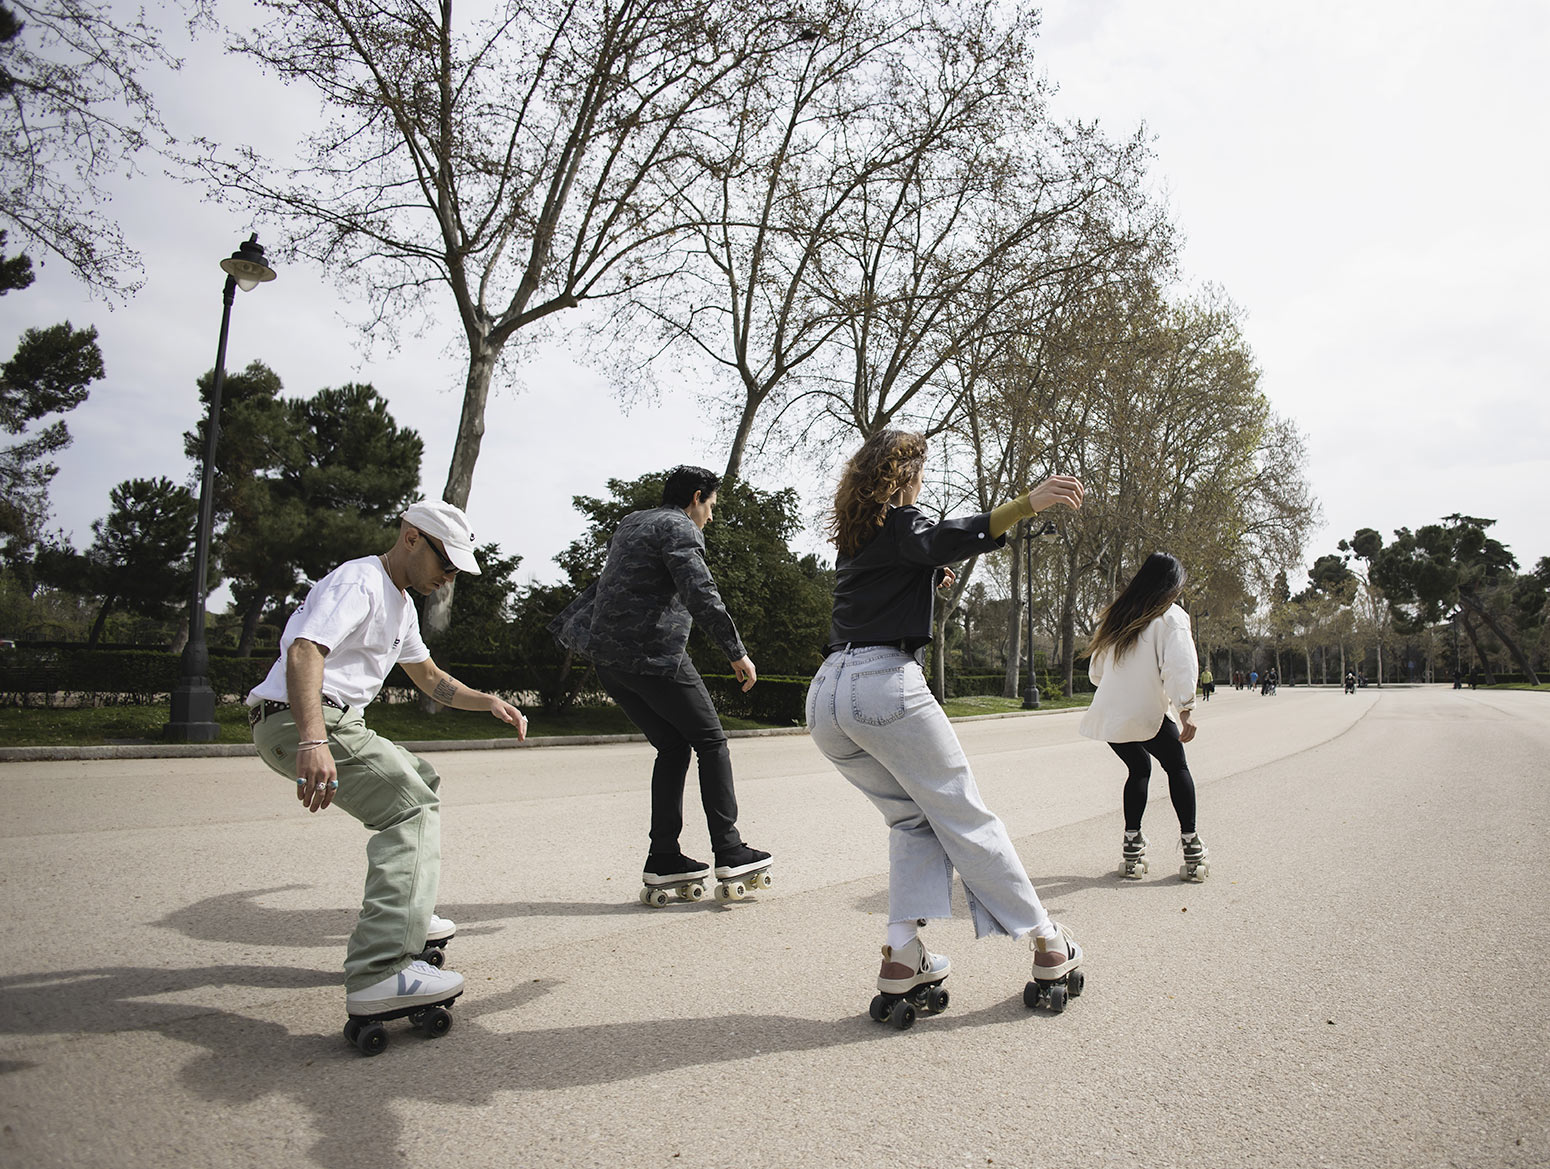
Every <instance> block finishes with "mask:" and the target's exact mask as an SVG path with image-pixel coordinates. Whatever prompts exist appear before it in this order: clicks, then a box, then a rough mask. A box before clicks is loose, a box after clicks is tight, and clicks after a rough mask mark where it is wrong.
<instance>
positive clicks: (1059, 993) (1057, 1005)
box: [1049, 982, 1066, 1015]
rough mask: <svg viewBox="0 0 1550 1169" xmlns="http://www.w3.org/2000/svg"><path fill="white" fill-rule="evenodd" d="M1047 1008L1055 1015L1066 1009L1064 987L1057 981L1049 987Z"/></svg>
mask: <svg viewBox="0 0 1550 1169" xmlns="http://www.w3.org/2000/svg"><path fill="white" fill-rule="evenodd" d="M1049 1009H1050V1010H1051V1011H1052V1012H1053V1013H1054V1014H1057V1015H1058V1014H1060V1012H1061V1011H1063V1010H1065V1009H1066V988H1065V987H1063V986H1061V985H1060V983H1058V982H1057V983H1056V984H1055V985H1054V986H1052V987H1050V988H1049Z"/></svg>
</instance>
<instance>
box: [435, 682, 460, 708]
mask: <svg viewBox="0 0 1550 1169" xmlns="http://www.w3.org/2000/svg"><path fill="white" fill-rule="evenodd" d="M431 697H432V698H434V699H435V700H436V701H437V702H439V703H441V704H442V705H443V706H451V705H452V700H453V699H454V698H456V697H457V683H456V682H454V681H453V680H452V679H451V678H443V679H442V680H441V681H440V682H437V683H436V689H434V690H432V691H431Z"/></svg>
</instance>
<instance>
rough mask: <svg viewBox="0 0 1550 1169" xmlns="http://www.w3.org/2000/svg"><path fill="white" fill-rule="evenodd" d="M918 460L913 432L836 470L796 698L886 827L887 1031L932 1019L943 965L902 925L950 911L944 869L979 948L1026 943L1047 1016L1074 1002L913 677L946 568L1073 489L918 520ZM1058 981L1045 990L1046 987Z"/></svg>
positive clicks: (942, 722) (999, 830)
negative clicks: (823, 638) (821, 653)
mask: <svg viewBox="0 0 1550 1169" xmlns="http://www.w3.org/2000/svg"><path fill="white" fill-rule="evenodd" d="M925 462H926V441H925V439H924V438H922V437H921V436H920V435H918V434H912V433H909V432H906V431H895V430H885V431H880V432H878V433H877V434H874V435H872V436H871V437H870V438H869V439H867V440H866V442H865V443H864V444H862V447H861V449H860V450H859V451H857V452H856V453H855V455H854V456H852V457H851V459H850V461H849V462H848V463H847V464H846V466H845V470H844V472H843V474H842V475H841V478H840V483H839V488H838V490H837V491H836V492H835V496H834V511H833V514H832V516H831V517H830V523H829V533H830V536H831V537H832V539H833V541H834V544H835V547H836V548H837V549H838V552H839V555H838V558H837V563H836V581H835V588H834V614H833V618H832V621H831V624H830V630H829V644H828V646H827V648H826V656H825V659H824V663H823V665H822V667H820V668H819V670H818V673H817V675H816V676H815V677H814V678H813V681H812V685H811V686H810V687H809V688H808V693H807V726H808V730H809V731H810V732H811V734H812V736H813V741H814V742H815V743H816V744H817V745H818V748H819V750H821V751H822V752H823V753H824V755H825V756H827V757H828V759H829V760H830V762H832V763H833V764H834V765H835V767H837V768H838V769H839V771H840V773H841V774H842V775H844V776H845V778H846V779H848V780H849V781H850V782H851V783H853V784H854V785H855V786H856V787H857V788H859V789H860V790H861V792H862V793H863V794H864V795H865V796H866V797H867V798H868V799H870V800H871V801H872V802H873V803H874V804H875V805H877V808H878V809H879V811H881V812H882V814H883V819H884V820H886V821H887V823H888V827H889V830H890V831H889V875H888V898H889V910H888V933H887V938H886V944H885V945H884V946H883V963H882V969H881V970H880V971H879V972H878V976H877V988H878V991H879V992H880V993H879V995H878V996H877V998H876V999H874V1000H873V1005H872V1017H873V1018H874V1019H878V1020H881V1019H883V1018H885V1017H886V1018H890V1019H891V1020H892V1021H893V1022H894V1024H895V1025H896V1026H900V1027H904V1026H908V1025H909V1024H910V1023H911V1022H913V1020H914V1011H913V1006H916V1005H924V1006H926V1007H927V1009H932V1010H935V1009H940V1007H941V1006H945V1005H946V1000H945V992H943V991H942V990H941V989H940V988H939V986H938V984H939V983H941V982H942V980H943V979H945V978H946V977H947V974H948V972H949V970H950V968H951V967H950V964H949V962H948V960H947V959H946V958H945V957H944V956H942V955H940V954H933V953H931V952H930V951H929V950H927V949H926V948H925V946H924V945H923V944H922V943H921V940H920V937H919V935H918V933H917V928H918V926H920V925H924V924H925V921H926V920H927V919H929V918H943V917H950V916H952V910H951V906H950V901H951V895H952V880H953V871H954V870H955V869H956V870H957V872H958V873H959V875H960V876H961V877H962V878H963V884H964V888H965V890H966V891H967V893H968V901H969V912H970V914H971V916H972V917H973V919H974V930H975V934H976V936H978V937H986V936H990V935H994V934H1009V935H1011V936H1013V937H1015V938H1019V939H1021V938H1024V937H1027V936H1029V935H1032V937H1033V949H1034V951H1035V955H1034V965H1033V977H1034V981H1033V982H1030V983H1029V984H1028V986H1027V988H1026V990H1025V992H1024V998H1025V1000H1026V1001H1027V1002H1028V1003H1029V1005H1030V1006H1031V1005H1033V1003H1034V1002H1036V1001H1037V999H1038V997H1039V995H1040V994H1041V993H1042V994H1043V995H1044V996H1046V997H1047V998H1048V999H1049V1001H1050V1004H1051V1006H1052V1007H1055V1008H1056V1009H1060V1008H1061V1007H1063V1006H1064V1004H1065V999H1066V995H1067V993H1068V992H1069V991H1071V990H1075V991H1077V992H1078V993H1079V992H1080V987H1081V976H1080V974H1078V975H1076V976H1075V977H1074V978H1071V979H1068V978H1067V975H1068V974H1070V973H1071V972H1072V971H1075V970H1076V968H1077V967H1078V966H1079V965H1080V964H1081V961H1082V951H1081V947H1079V946H1078V945H1077V944H1076V942H1075V941H1074V940H1073V939H1072V938H1071V936H1070V935H1069V934H1068V933H1067V932H1066V931H1065V930H1064V929H1063V928H1062V927H1061V926H1059V925H1058V924H1056V923H1055V922H1053V921H1051V920H1050V918H1049V915H1048V914H1047V913H1046V912H1045V911H1044V906H1043V905H1042V904H1041V903H1040V901H1039V896H1038V894H1037V893H1036V892H1034V888H1033V884H1032V883H1031V882H1030V881H1029V880H1028V874H1027V872H1026V871H1025V870H1024V869H1023V865H1022V862H1021V861H1020V860H1019V859H1018V856H1017V852H1016V850H1015V849H1013V847H1012V842H1011V839H1010V837H1009V836H1008V835H1007V831H1006V828H1005V826H1004V825H1003V824H1002V823H1001V821H1000V820H999V819H998V818H997V817H996V816H995V815H994V814H993V813H992V812H991V811H990V810H989V809H988V808H986V807H985V805H984V803H983V802H982V801H981V800H980V796H979V791H978V789H977V787H976V785H975V782H974V775H973V773H972V772H971V771H970V769H969V761H968V759H967V758H966V757H965V755H964V753H963V748H962V747H961V746H960V745H959V743H958V737H957V735H956V734H954V732H953V728H952V724H951V723H949V722H948V720H947V716H946V715H945V714H944V713H943V711H942V708H941V706H940V705H938V703H937V701H936V699H935V698H934V697H933V696H932V694H931V691H930V689H929V688H928V687H927V685H926V679H925V674H924V673H923V671H922V669H921V662H922V659H923V658H924V647H925V646H927V645H928V644H930V642H931V628H932V607H933V604H934V599H935V594H936V590H937V587H938V585H939V584H940V583H950V582H951V580H952V577H951V574H950V572H944V571H943V570H944V569H946V566H947V565H949V564H953V563H956V562H959V561H962V560H966V559H968V558H969V557H970V556H974V555H977V554H980V553H983V552H989V551H991V550H992V549H995V548H1000V547H1003V546H1004V545H1005V543H1006V533H1007V532H1008V531H1009V530H1010V529H1011V527H1012V526H1013V525H1014V524H1015V523H1017V521H1018V520H1020V519H1024V518H1031V517H1033V516H1035V515H1037V514H1038V513H1039V512H1040V511H1042V510H1043V509H1045V508H1047V507H1052V506H1055V505H1061V506H1064V507H1069V508H1072V509H1073V510H1075V509H1076V508H1079V507H1080V506H1081V504H1082V485H1081V483H1080V482H1078V481H1077V480H1076V479H1074V478H1072V477H1071V476H1069V475H1056V476H1053V477H1052V478H1050V479H1047V480H1046V481H1045V482H1043V483H1041V484H1039V486H1037V487H1035V488H1034V489H1033V490H1032V491H1030V492H1028V493H1026V494H1024V495H1019V496H1018V497H1017V498H1016V499H1013V500H1011V501H1009V502H1007V503H1003V504H1002V505H1001V506H999V507H997V508H995V509H994V510H992V511H988V512H984V513H981V514H979V515H973V516H967V517H963V518H959V519H950V520H943V521H942V522H940V523H933V522H932V521H931V519H930V518H929V517H928V516H927V515H926V514H925V513H924V512H922V511H921V510H920V509H919V508H917V507H916V506H915V501H916V499H917V498H918V497H919V496H920V492H921V485H922V479H923V475H924V468H925ZM1057 984H1058V985H1057Z"/></svg>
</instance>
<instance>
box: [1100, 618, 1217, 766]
mask: <svg viewBox="0 0 1550 1169" xmlns="http://www.w3.org/2000/svg"><path fill="white" fill-rule="evenodd" d="M1198 670H1199V665H1198V663H1197V662H1196V661H1195V641H1194V638H1192V637H1191V636H1190V632H1189V614H1188V613H1186V612H1185V611H1184V610H1183V609H1181V608H1179V607H1178V606H1177V605H1170V606H1169V607H1168V610H1167V612H1165V613H1164V614H1163V615H1162V616H1161V617H1158V618H1157V619H1156V620H1154V621H1153V622H1152V623H1151V624H1150V625H1148V626H1147V627H1146V628H1145V629H1143V630H1142V631H1141V636H1140V637H1139V638H1137V639H1136V643H1135V644H1134V645H1132V646H1131V647H1130V649H1129V651H1128V652H1127V653H1126V654H1125V656H1124V657H1122V658H1121V659H1120V660H1119V661H1118V662H1116V661H1115V660H1114V650H1113V648H1112V647H1110V648H1108V649H1105V650H1102V651H1101V652H1099V653H1095V654H1093V657H1092V661H1091V662H1090V663H1089V664H1088V667H1087V676H1088V677H1089V678H1091V679H1092V680H1093V684H1094V685H1095V686H1097V687H1098V693H1096V694H1094V695H1093V701H1092V705H1091V706H1089V707H1088V708H1087V713H1086V714H1084V715H1083V716H1082V721H1081V723H1080V724H1079V725H1078V726H1077V730H1078V731H1080V732H1081V733H1082V734H1084V735H1086V736H1087V737H1088V738H1089V739H1101V740H1102V741H1103V742H1105V743H1144V742H1146V740H1148V739H1150V738H1152V737H1153V736H1154V735H1156V734H1157V731H1158V729H1159V728H1161V726H1162V722H1163V719H1164V718H1165V717H1166V716H1167V715H1168V713H1169V712H1170V710H1173V711H1177V710H1183V709H1184V708H1185V707H1186V706H1193V705H1194V702H1195V682H1196V679H1197V676H1198Z"/></svg>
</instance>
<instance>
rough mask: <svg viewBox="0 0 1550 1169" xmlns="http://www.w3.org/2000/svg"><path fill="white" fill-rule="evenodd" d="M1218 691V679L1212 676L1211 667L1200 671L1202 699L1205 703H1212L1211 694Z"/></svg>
mask: <svg viewBox="0 0 1550 1169" xmlns="http://www.w3.org/2000/svg"><path fill="white" fill-rule="evenodd" d="M1215 690H1216V679H1215V678H1213V677H1212V676H1211V667H1210V666H1207V667H1206V668H1205V669H1203V670H1201V671H1200V697H1201V698H1203V699H1205V701H1207V702H1210V701H1211V694H1212V693H1213V692H1214V691H1215Z"/></svg>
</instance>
